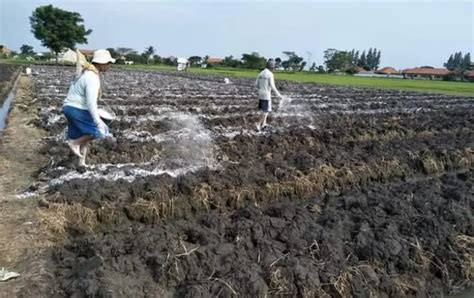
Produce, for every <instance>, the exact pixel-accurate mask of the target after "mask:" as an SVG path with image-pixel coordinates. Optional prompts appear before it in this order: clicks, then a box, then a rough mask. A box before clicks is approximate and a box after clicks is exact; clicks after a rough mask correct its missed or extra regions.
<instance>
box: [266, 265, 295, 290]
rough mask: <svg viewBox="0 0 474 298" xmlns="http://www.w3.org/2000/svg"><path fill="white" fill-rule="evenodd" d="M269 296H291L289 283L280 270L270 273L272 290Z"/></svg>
mask: <svg viewBox="0 0 474 298" xmlns="http://www.w3.org/2000/svg"><path fill="white" fill-rule="evenodd" d="M269 294H271V295H272V296H274V295H288V294H290V292H289V288H288V281H287V280H286V278H285V277H284V276H283V273H282V271H281V269H280V268H277V269H275V270H273V271H271V272H270V290H269Z"/></svg>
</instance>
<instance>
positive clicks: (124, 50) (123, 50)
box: [115, 48, 135, 58]
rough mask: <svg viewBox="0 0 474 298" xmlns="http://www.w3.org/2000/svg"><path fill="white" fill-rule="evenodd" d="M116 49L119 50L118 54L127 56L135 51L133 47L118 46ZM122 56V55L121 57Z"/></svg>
mask: <svg viewBox="0 0 474 298" xmlns="http://www.w3.org/2000/svg"><path fill="white" fill-rule="evenodd" d="M115 51H116V52H117V54H118V55H120V56H125V55H127V54H129V53H132V52H135V51H134V50H133V49H131V48H116V49H115ZM119 58H120V57H119Z"/></svg>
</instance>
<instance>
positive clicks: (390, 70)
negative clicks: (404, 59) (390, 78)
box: [375, 66, 399, 74]
mask: <svg viewBox="0 0 474 298" xmlns="http://www.w3.org/2000/svg"><path fill="white" fill-rule="evenodd" d="M375 73H378V74H398V73H399V72H398V71H397V70H396V69H395V68H393V67H390V66H387V67H383V68H381V69H378V70H377V71H376V72H375Z"/></svg>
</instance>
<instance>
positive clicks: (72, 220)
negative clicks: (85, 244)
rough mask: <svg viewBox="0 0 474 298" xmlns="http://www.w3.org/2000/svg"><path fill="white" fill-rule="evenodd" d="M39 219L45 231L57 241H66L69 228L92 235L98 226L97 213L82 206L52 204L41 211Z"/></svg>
mask: <svg viewBox="0 0 474 298" xmlns="http://www.w3.org/2000/svg"><path fill="white" fill-rule="evenodd" d="M39 219H40V224H41V226H42V228H43V230H44V231H45V232H46V233H47V234H48V235H49V236H50V237H51V238H52V239H53V240H55V241H58V240H59V241H61V240H64V239H65V238H66V231H67V229H68V228H70V229H75V230H78V231H81V232H88V233H91V232H94V230H95V228H96V227H97V225H98V220H97V216H96V213H95V211H94V210H92V209H90V208H87V207H84V206H82V205H80V204H72V205H67V204H51V205H50V207H49V208H48V209H45V210H40V211H39Z"/></svg>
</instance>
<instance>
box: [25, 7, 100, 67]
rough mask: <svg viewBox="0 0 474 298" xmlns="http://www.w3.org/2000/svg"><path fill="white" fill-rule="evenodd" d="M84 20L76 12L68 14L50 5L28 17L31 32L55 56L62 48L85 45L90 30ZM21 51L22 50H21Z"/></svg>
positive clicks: (39, 8)
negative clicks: (85, 25)
mask: <svg viewBox="0 0 474 298" xmlns="http://www.w3.org/2000/svg"><path fill="white" fill-rule="evenodd" d="M83 22H84V19H82V17H81V15H80V14H79V13H77V12H70V11H66V10H62V9H60V8H56V7H54V6H52V5H46V6H40V7H38V8H36V9H35V10H34V11H33V14H32V15H31V17H30V23H31V32H33V34H34V35H35V38H36V39H38V40H40V41H41V44H42V45H43V46H44V47H47V48H48V49H50V50H51V51H52V52H54V53H55V55H56V62H57V61H58V54H59V52H61V50H63V49H64V48H70V49H74V47H75V45H76V44H84V43H87V38H86V36H87V35H89V34H90V33H91V32H92V30H90V29H89V30H86V28H85V27H84V25H83V24H82V23H83ZM22 51H23V49H22Z"/></svg>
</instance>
